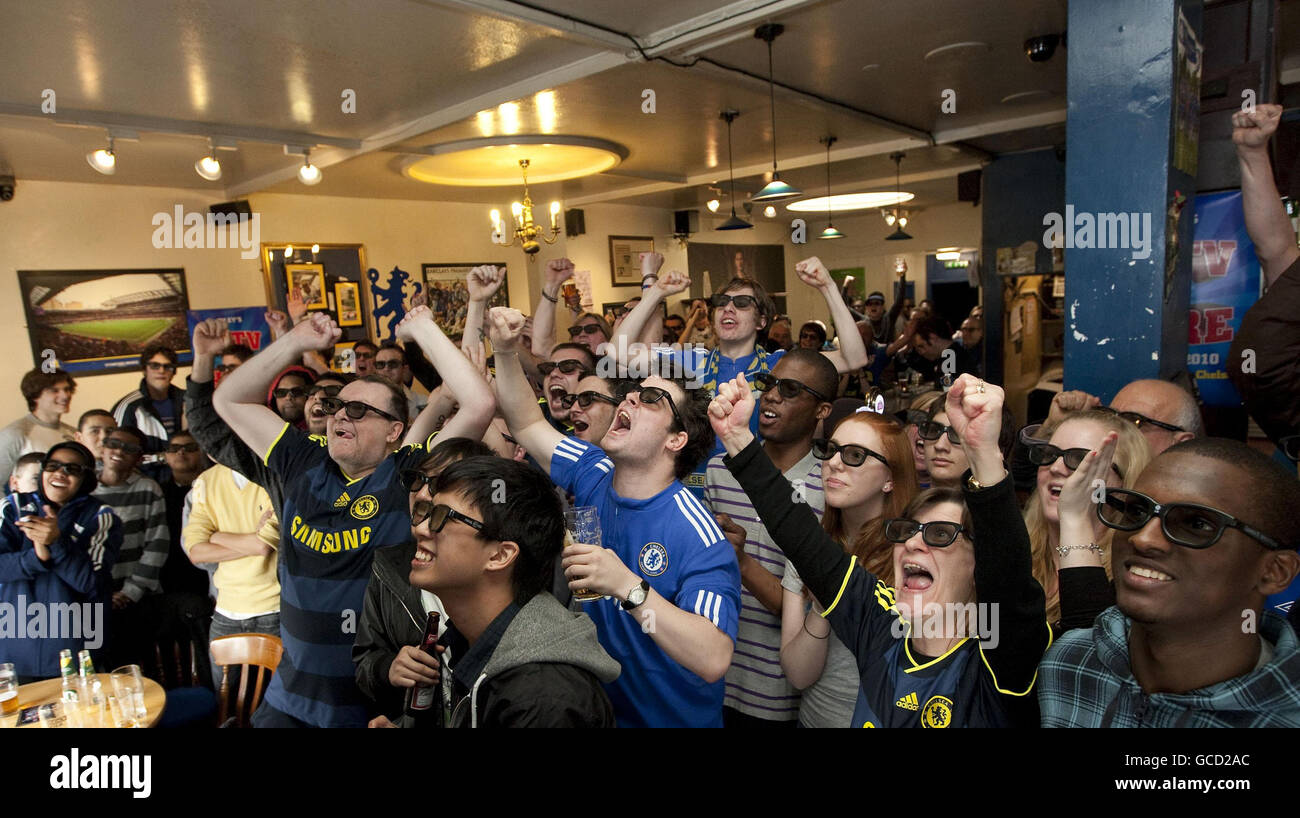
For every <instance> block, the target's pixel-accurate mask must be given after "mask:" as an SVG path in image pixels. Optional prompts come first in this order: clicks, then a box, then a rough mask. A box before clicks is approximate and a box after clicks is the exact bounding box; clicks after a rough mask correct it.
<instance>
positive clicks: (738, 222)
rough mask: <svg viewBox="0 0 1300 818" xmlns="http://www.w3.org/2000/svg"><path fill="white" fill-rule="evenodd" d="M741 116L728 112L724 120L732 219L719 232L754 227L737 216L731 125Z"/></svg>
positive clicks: (724, 113)
mask: <svg viewBox="0 0 1300 818" xmlns="http://www.w3.org/2000/svg"><path fill="white" fill-rule="evenodd" d="M738 116H740V111H733V110H730V109H728V110H726V111H723V112H722V117H721V118H722V119H725V120H726V121H727V173H728V175H729V176H730V177H731V218H730V219H727V220H726V221H725V222H723V223H722V224H720V225H718V229H719V230H748V229H750V228H752V227H753V226H754V225H752V224H750V223H749V222H747V221H745V220H744V219H742V218H740V217H739V216H737V215H736V170H735V168H734V167H733V166H732V163H731V123H732V122H734V121H735V120H736V117H738Z"/></svg>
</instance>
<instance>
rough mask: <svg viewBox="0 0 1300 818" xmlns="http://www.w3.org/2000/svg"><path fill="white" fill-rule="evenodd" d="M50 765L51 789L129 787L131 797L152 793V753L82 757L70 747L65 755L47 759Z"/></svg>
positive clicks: (127, 788) (122, 788)
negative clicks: (148, 754) (146, 754)
mask: <svg viewBox="0 0 1300 818" xmlns="http://www.w3.org/2000/svg"><path fill="white" fill-rule="evenodd" d="M50 767H51V769H53V772H51V773H50V788H51V789H55V790H130V791H131V797H132V798H148V797H149V794H150V793H151V792H153V756H138V755H130V756H128V755H116V756H97V755H84V756H83V755H81V750H80V749H79V748H77V747H73V748H72V749H71V750H70V751H69V752H68V755H57V756H54V757H53V758H51V759H50Z"/></svg>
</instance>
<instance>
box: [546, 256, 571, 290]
mask: <svg viewBox="0 0 1300 818" xmlns="http://www.w3.org/2000/svg"><path fill="white" fill-rule="evenodd" d="M571 278H573V262H572V261H569V260H568V259H567V258H553V259H551V260H550V261H548V262H546V283H547V284H548V285H554V286H556V287H558V286H560V285H561V284H563V283H564V282H566V281H568V280H569V279H571Z"/></svg>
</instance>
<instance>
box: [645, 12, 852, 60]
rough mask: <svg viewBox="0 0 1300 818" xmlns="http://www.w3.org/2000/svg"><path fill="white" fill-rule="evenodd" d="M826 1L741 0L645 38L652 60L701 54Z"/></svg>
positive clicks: (675, 24) (646, 48)
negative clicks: (757, 27)
mask: <svg viewBox="0 0 1300 818" xmlns="http://www.w3.org/2000/svg"><path fill="white" fill-rule="evenodd" d="M825 1H826V0H738V2H735V3H729V4H728V5H725V6H723V7H721V8H718V9H714V10H713V11H710V12H705V13H704V14H698V15H696V16H695V17H691V18H689V19H687V20H682V21H681V22H680V23H674V24H673V25H670V26H665V27H664V28H661V29H659V30H658V31H656V32H654V33H653V34H650V35H648V36H646V37H644V38H643V39H644V41H645V45H644V46H643V50H644V51H645V53H646V56H648V57H658V56H662V55H666V54H678V55H684V56H685V55H691V54H699V53H702V52H704V51H707V50H709V49H711V48H717V47H718V46H719V45H723V44H725V43H729V42H731V41H733V40H737V39H740V38H741V37H752V36H754V34H753V29H754V27H755V26H756V25H758V24H759V23H765V22H768V21H770V20H772V19H775V18H776V17H777V16H778V15H782V14H789V13H790V12H793V11H798V10H799V9H802V8H807V7H809V6H815V5H818V4H820V3H824V2H825Z"/></svg>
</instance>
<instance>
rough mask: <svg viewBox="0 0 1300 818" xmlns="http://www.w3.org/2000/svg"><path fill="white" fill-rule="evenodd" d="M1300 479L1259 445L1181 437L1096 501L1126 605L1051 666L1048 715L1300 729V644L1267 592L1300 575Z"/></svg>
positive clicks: (1060, 648) (1078, 721)
mask: <svg viewBox="0 0 1300 818" xmlns="http://www.w3.org/2000/svg"><path fill="white" fill-rule="evenodd" d="M1296 508H1300V483H1298V482H1297V481H1296V480H1295V479H1294V477H1292V476H1291V475H1289V474H1287V472H1286V470H1285V469H1283V468H1282V467H1281V466H1279V465H1278V464H1277V463H1275V462H1273V461H1271V460H1270V459H1269V458H1268V457H1266V456H1265V455H1263V454H1260V453H1259V452H1256V451H1255V450H1254V449H1252V448H1250V447H1249V446H1247V445H1245V444H1243V443H1239V442H1237V441H1232V440H1224V439H1220V438H1201V439H1197V440H1191V441H1188V442H1185V443H1180V444H1178V445H1176V446H1173V447H1171V448H1170V449H1168V450H1167V451H1166V452H1165V453H1164V454H1162V455H1160V456H1159V457H1157V458H1156V459H1155V460H1153V461H1152V462H1151V464H1150V465H1149V466H1147V468H1146V470H1145V471H1143V472H1142V475H1141V476H1140V477H1139V478H1138V481H1137V483H1136V484H1135V485H1134V487H1133V489H1132V490H1125V489H1115V488H1111V489H1107V490H1106V497H1105V501H1104V502H1102V503H1100V504H1099V505H1098V508H1097V513H1098V516H1099V517H1100V518H1101V521H1102V522H1103V523H1104V524H1106V525H1107V526H1109V527H1110V528H1113V529H1115V538H1114V540H1113V542H1112V545H1111V555H1112V564H1113V566H1114V575H1115V598H1116V605H1115V607H1112V608H1109V609H1107V610H1106V611H1105V612H1104V613H1102V615H1101V616H1100V617H1098V619H1097V622H1096V624H1095V626H1094V627H1093V628H1092V629H1091V630H1086V629H1080V630H1074V631H1070V632H1068V633H1066V634H1065V635H1063V636H1062V637H1061V639H1060V641H1059V642H1057V643H1056V644H1055V645H1054V646H1053V647H1052V648H1051V650H1049V651H1048V652H1047V655H1046V656H1045V657H1044V659H1043V663H1042V665H1041V666H1040V668H1039V679H1040V680H1039V687H1038V690H1039V696H1038V698H1039V704H1040V706H1041V708H1042V718H1043V725H1044V726H1049V727H1300V645H1298V644H1297V638H1296V633H1295V631H1294V630H1293V629H1292V628H1291V627H1290V626H1289V625H1287V624H1286V623H1285V622H1284V621H1283V620H1282V618H1281V617H1280V616H1278V615H1277V614H1276V613H1275V612H1273V611H1268V612H1263V610H1264V600H1265V599H1266V598H1267V597H1268V596H1269V595H1270V594H1273V593H1277V592H1278V591H1280V590H1281V589H1283V588H1286V587H1287V586H1288V585H1289V584H1290V583H1291V581H1292V579H1294V578H1295V576H1296V574H1297V573H1300V555H1297V553H1296V547H1297V544H1300V534H1297V533H1296V529H1295V526H1294V524H1293V521H1292V519H1291V516H1292V515H1293V514H1294V510H1295V509H1296Z"/></svg>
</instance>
